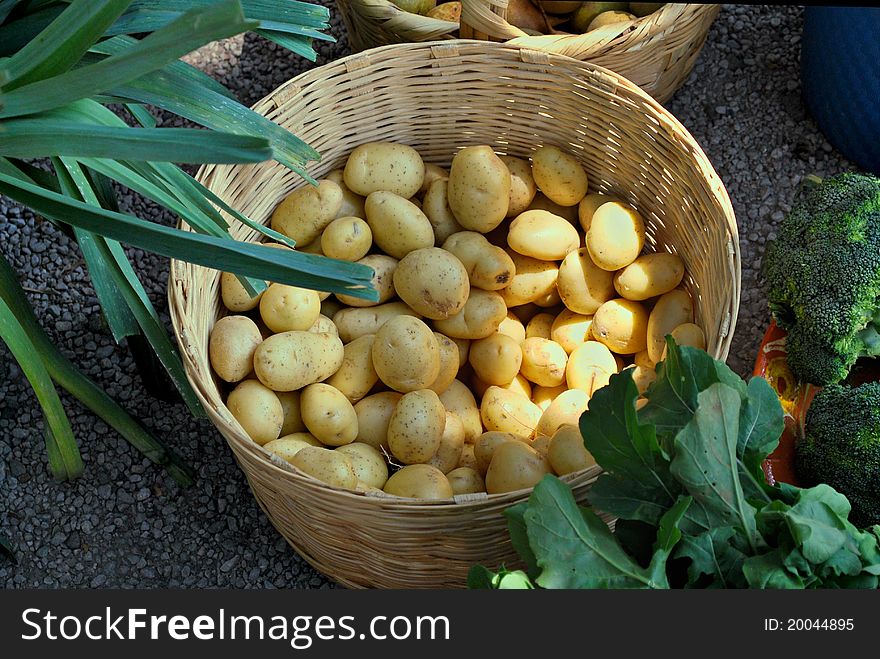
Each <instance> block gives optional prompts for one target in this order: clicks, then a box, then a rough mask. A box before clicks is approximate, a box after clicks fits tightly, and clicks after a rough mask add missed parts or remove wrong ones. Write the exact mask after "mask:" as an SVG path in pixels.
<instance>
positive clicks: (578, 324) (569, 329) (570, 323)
mask: <svg viewBox="0 0 880 659" xmlns="http://www.w3.org/2000/svg"><path fill="white" fill-rule="evenodd" d="M592 324H593V317H592V316H584V315H583V314H579V313H576V312H574V311H571V310H570V309H564V310H563V311H561V312H560V313H559V315H558V316H556V318H555V319H554V320H553V325H551V327H550V338H551V339H552V340H553V341H556V343H558V344H559V345H561V346H562V349H563V350H565V352H567V353H568V354H569V355H570V354H571V353H572V351H573V350H574V349H575V348H577V347H578V346H579V345H580V344H582V343H584V342H585V341H589V340H590V337H591V334H590V328H591V326H592Z"/></svg>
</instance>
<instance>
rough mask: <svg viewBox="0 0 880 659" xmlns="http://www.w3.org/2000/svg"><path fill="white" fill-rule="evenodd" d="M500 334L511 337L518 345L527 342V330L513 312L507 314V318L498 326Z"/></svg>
mask: <svg viewBox="0 0 880 659" xmlns="http://www.w3.org/2000/svg"><path fill="white" fill-rule="evenodd" d="M498 333H499V334H504V335H506V336H509V337H510V338H511V339H513V340H514V341H516V342H517V343H522V342H523V341H525V340H526V328H525V325H523V324H522V321H521V320H520V319H519V318H517V317H516V316H515V315H514V313H513V312H512V311H508V312H507V318H505V319H504V320H502V321H501V324H500V325H499V326H498Z"/></svg>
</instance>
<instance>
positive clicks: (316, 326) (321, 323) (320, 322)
mask: <svg viewBox="0 0 880 659" xmlns="http://www.w3.org/2000/svg"><path fill="white" fill-rule="evenodd" d="M308 331H309V332H311V333H312V334H332V335H333V336H339V330H338V329H337V328H336V323H334V322H333V319H332V318H328V317H327V316H325V315H324V314H320V315H319V316H318V319H317V320H316V321H315V322H314V323H312V326H311V327H310V328H309V329H308Z"/></svg>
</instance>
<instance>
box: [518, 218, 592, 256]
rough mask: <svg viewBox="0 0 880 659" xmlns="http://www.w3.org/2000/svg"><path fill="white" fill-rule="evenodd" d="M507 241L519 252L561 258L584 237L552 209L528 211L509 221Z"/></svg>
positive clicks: (573, 248)
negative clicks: (550, 210) (551, 210)
mask: <svg viewBox="0 0 880 659" xmlns="http://www.w3.org/2000/svg"><path fill="white" fill-rule="evenodd" d="M507 244H508V245H510V248H511V249H512V250H514V251H515V252H517V253H518V254H524V255H525V256H531V257H532V258H535V259H541V260H542V261H561V260H562V259H564V258H565V256H566V255H567V254H568V253H570V252H573V251H574V250H576V249H577V248H578V247H580V244H581V237H580V234H578V232H577V229H575V228H574V227H573V226H572V225H571V224H569V223H568V222H567V221H566V220H565V219H564V218H562V217H559V216H558V215H554V214H553V213H551V212H549V211H540V210H534V211H525V212H524V213H520V214H519V215H517V216H516V219H514V220H513V222H511V223H510V231H509V232H508V234H507Z"/></svg>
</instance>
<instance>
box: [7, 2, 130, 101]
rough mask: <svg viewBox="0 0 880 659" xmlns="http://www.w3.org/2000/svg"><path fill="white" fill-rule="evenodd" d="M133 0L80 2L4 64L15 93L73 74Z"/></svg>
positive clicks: (8, 83)
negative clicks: (81, 60) (79, 62)
mask: <svg viewBox="0 0 880 659" xmlns="http://www.w3.org/2000/svg"><path fill="white" fill-rule="evenodd" d="M130 2H131V0H78V1H77V2H72V3H70V4H69V5H68V6H67V8H66V9H65V10H64V11H63V12H62V13H61V15H59V16H58V18H56V19H55V20H54V21H52V22H51V23H50V24H49V25H48V26H47V27H46V29H44V30H43V31H42V32H40V34H38V35H37V36H36V37H34V38H33V39H32V40H31V41H30V42H29V43H28V44H27V45H26V46H24V47H23V48H22V49H21V50H19V51H18V52H17V53H16V54H15V55H13V56H12V57H10V58H9V59H8V60H7V61H6V62H4V63H3V65H2V68H3V69H5V70H6V75H7V78H6V79H7V82H6V83H5V84H4V85H3V87H4V89H6V90H12V89H15V88H17V87H21V86H22V85H26V84H28V83H32V82H36V81H38V80H43V79H45V78H49V77H51V76H56V75H58V74H61V73H64V72H65V71H69V70H70V69H71V68H73V66H74V65H75V64H76V63H77V62H78V61H79V59H80V57H82V56H83V54H84V53H85V52H86V51H88V49H89V48H90V47H91V46H92V44H94V43H95V42H96V41H97V40H98V38H99V37H100V36H101V35H102V34H103V33H104V30H106V29H107V28H108V27H109V26H110V25H112V24H113V22H114V21H115V20H116V19H117V18H119V16H121V15H122V12H124V11H125V8H126V7H127V6H128V5H129V4H130Z"/></svg>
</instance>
